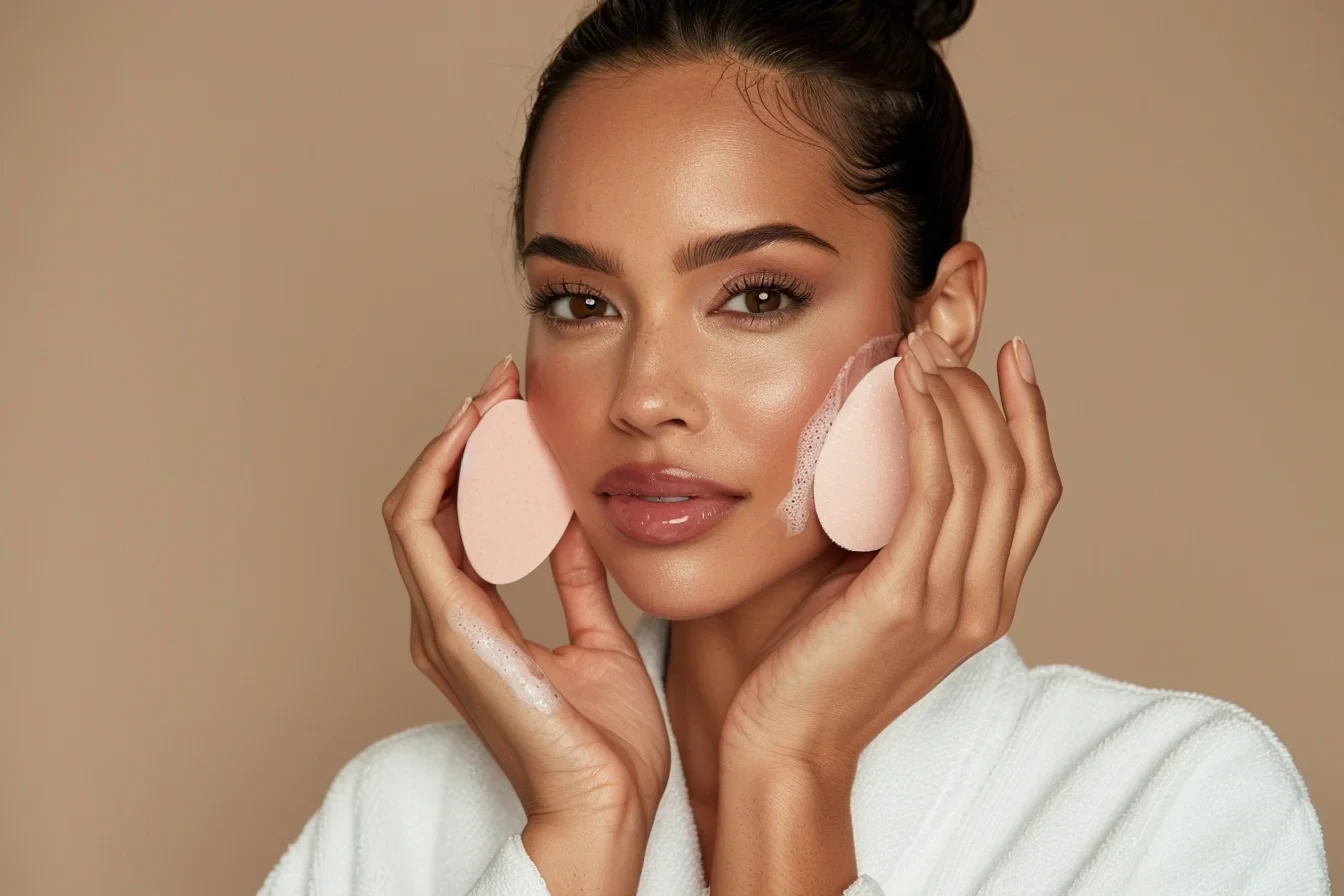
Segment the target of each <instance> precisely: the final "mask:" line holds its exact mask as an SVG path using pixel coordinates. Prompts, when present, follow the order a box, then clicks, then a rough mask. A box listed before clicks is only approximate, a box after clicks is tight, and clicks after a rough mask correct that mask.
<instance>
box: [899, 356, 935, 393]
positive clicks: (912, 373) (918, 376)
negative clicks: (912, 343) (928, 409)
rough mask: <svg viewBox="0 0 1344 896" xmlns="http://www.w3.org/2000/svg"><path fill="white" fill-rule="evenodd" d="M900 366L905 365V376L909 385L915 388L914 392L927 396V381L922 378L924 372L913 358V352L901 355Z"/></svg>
mask: <svg viewBox="0 0 1344 896" xmlns="http://www.w3.org/2000/svg"><path fill="white" fill-rule="evenodd" d="M901 364H903V365H905V375H906V376H908V377H910V385H912V386H914V387H915V391H917V392H923V393H924V394H925V395H928V394H929V381H928V380H926V379H925V378H924V371H923V370H922V369H920V366H919V361H918V360H916V359H915V358H914V355H913V352H912V351H909V350H907V351H906V353H905V354H904V355H901Z"/></svg>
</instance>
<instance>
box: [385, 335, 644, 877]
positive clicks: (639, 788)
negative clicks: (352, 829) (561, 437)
mask: <svg viewBox="0 0 1344 896" xmlns="http://www.w3.org/2000/svg"><path fill="white" fill-rule="evenodd" d="M506 362H507V359H506ZM518 397H520V396H519V389H518V369H517V367H515V366H514V365H513V364H512V363H501V365H500V366H499V367H496V369H495V371H493V372H492V373H491V376H490V377H489V378H488V379H487V380H486V383H485V385H484V386H483V387H482V390H481V392H480V393H479V394H477V395H476V396H475V398H474V399H473V400H472V401H471V402H470V403H464V405H463V407H462V409H460V411H459V414H458V415H457V416H456V419H454V420H453V421H450V423H449V425H448V427H447V428H446V429H445V430H444V431H443V433H441V434H440V435H439V436H437V437H436V438H435V439H434V440H433V441H431V442H430V443H429V445H428V446H426V447H425V449H424V450H423V451H421V452H420V456H419V457H417V458H416V460H415V462H414V463H413V464H412V465H411V467H410V469H409V470H408V471H407V473H406V475H405V476H403V477H402V479H401V481H400V482H398V483H397V485H396V487H395V488H393V489H392V491H391V493H390V494H389V495H388V496H387V498H386V500H385V501H384V502H383V519H384V521H385V522H386V524H387V531H388V534H389V535H390V536H391V540H392V552H393V554H394V555H395V556H396V561H397V568H398V570H400V572H401V577H402V580H403V581H404V582H405V584H406V590H407V592H408V593H409V595H410V600H411V636H410V644H411V657H412V659H413V660H414V662H415V665H416V668H418V669H419V670H420V671H421V672H423V673H424V674H425V676H426V677H428V678H429V680H430V681H432V682H433V683H434V685H435V686H436V687H438V689H439V690H440V691H442V692H443V695H444V696H445V697H447V698H448V701H449V702H450V703H451V704H452V705H453V708H454V709H456V710H457V711H458V713H460V714H461V716H462V718H463V719H464V720H465V721H466V722H467V724H469V725H470V726H471V728H472V730H473V731H474V732H475V733H476V736H477V737H478V738H480V740H481V742H482V743H483V744H484V745H485V747H486V749H488V750H489V751H490V753H491V755H492V756H493V757H494V758H495V760H496V762H497V763H498V764H499V765H500V767H501V768H502V769H503V771H504V773H505V774H506V775H507V776H508V779H509V781H510V782H511V783H512V784H513V787H514V790H515V791H516V792H517V794H518V797H519V799H520V801H521V802H522V805H523V808H524V810H525V811H526V813H527V816H528V828H527V829H526V830H525V831H524V843H525V845H526V846H527V848H528V851H529V853H530V854H531V857H532V859H533V861H534V862H535V863H536V864H537V867H538V868H539V869H540V870H542V871H543V876H547V872H548V871H549V872H551V873H550V874H549V876H547V882H548V884H550V885H551V886H552V887H553V888H554V887H556V886H558V885H559V882H560V881H561V879H562V878H564V879H565V883H566V884H568V883H570V882H571V881H575V880H577V878H575V877H573V872H574V871H576V870H581V871H583V872H584V873H585V874H586V875H588V877H587V879H586V882H584V883H583V884H582V887H584V889H582V892H601V889H600V888H599V887H598V886H596V885H594V884H593V880H594V879H593V877H592V875H605V872H606V871H608V870H613V869H614V867H615V866H620V868H621V871H620V872H619V873H614V874H613V875H612V876H610V877H606V876H604V877H603V879H602V882H603V883H604V884H605V883H616V884H617V885H616V886H614V887H613V888H612V890H611V891H612V892H623V891H625V890H628V891H630V892H633V891H634V885H635V883H637V881H638V877H639V870H640V868H641V867H642V863H643V855H644V846H645V844H646V842H647V838H648V833H649V829H650V827H651V826H652V824H653V816H654V812H655V810H656V808H657V805H658V801H659V799H660V797H661V795H662V791H663V788H664V787H665V785H666V783H667V777H668V769H669V762H670V759H669V745H668V739H667V730H666V727H665V725H664V723H663V717H662V712H661V710H660V709H659V706H658V700H657V696H656V693H655V691H654V689H653V684H652V682H651V681H650V680H649V676H648V672H647V670H646V669H645V667H644V663H643V661H642V660H641V658H640V655H639V652H638V650H637V649H636V647H635V643H634V641H633V639H632V638H631V637H630V634H629V633H628V632H627V631H626V630H625V627H624V626H623V625H622V624H621V621H620V619H619V618H618V617H617V615H616V610H615V608H614V606H613V604H612V600H611V594H610V593H609V591H608V589H607V579H606V570H605V568H604V567H603V566H602V564H601V562H600V561H599V560H598V558H597V555H596V554H595V553H594V551H593V549H592V546H591V545H590V544H589V543H588V541H587V539H586V538H585V537H584V534H583V530H582V529H581V528H580V527H579V524H578V519H577V518H572V519H571V520H570V523H569V526H568V528H567V529H566V530H565V534H564V536H563V537H562V538H561V540H560V542H559V544H558V545H557V546H556V548H555V550H554V551H553V552H552V553H551V557H550V563H551V571H552V574H553V575H554V577H555V583H556V587H557V589H558V591H559V595H560V601H561V603H562V604H563V606H564V611H565V621H566V624H567V627H568V630H569V638H570V641H571V643H570V644H567V645H562V646H560V647H557V648H556V649H555V650H553V651H552V650H550V649H549V648H546V647H544V646H543V645H541V644H538V643H536V642H535V641H529V640H528V639H526V638H524V637H523V635H522V632H521V631H519V629H518V624H517V622H516V621H515V620H514V618H513V615H512V613H510V612H509V609H508V607H506V606H505V604H504V601H503V600H501V598H500V596H499V592H498V590H497V589H496V588H495V586H493V585H491V584H489V583H487V582H485V581H484V580H483V579H481V578H480V576H479V575H477V574H476V572H475V571H474V570H473V569H472V568H471V565H470V562H469V561H467V560H466V558H465V556H464V550H463V547H462V539H461V536H460V534H459V529H458V520H457V509H456V505H455V496H456V483H457V474H458V467H459V462H460V460H461V457H462V452H463V448H464V447H465V445H466V442H467V437H468V436H470V435H471V433H472V431H473V430H474V429H475V428H476V425H477V423H478V422H479V421H480V419H481V416H482V415H483V414H484V413H485V412H486V411H488V410H489V409H490V408H491V407H493V406H494V405H495V404H497V403H498V402H500V401H503V400H505V399H508V398H518ZM469 628H470V637H468V636H467V635H466V633H467V632H468V629H469ZM473 644H476V645H477V646H482V645H484V647H485V649H486V652H485V653H484V654H480V653H477V652H476V651H475V650H474V649H473ZM483 655H484V656H489V657H492V659H491V661H490V663H487V661H486V660H485V659H483V658H482V657H483ZM510 665H511V666H512V668H513V670H515V671H517V672H519V673H520V675H519V680H520V681H522V680H526V684H525V685H524V684H519V685H518V687H519V688H520V689H521V693H522V694H523V695H528V694H530V695H532V696H533V697H534V698H535V699H534V700H532V701H529V700H527V699H524V698H523V697H522V696H519V695H518V694H517V693H516V692H515V690H514V689H513V688H512V687H511V686H510V684H509V683H508V682H507V681H506V680H505V678H504V677H503V676H502V675H501V673H500V672H497V671H496V668H497V667H502V668H505V669H506V670H507V668H508V667H509V666H510ZM538 669H539V670H540V672H541V673H543V674H544V675H545V678H546V679H548V680H549V685H548V684H547V682H546V681H544V680H539V679H537V678H535V675H536V672H537V670H538ZM529 673H530V674H532V675H533V676H534V677H533V678H531V679H530V680H527V678H526V677H527V676H528V675H529ZM552 686H553V688H554V690H553V691H552V690H551V687H552ZM537 831H544V832H547V833H546V834H543V835H538V834H536V833H535V832H537ZM608 835H610V837H608ZM615 850H620V852H621V855H620V856H617V855H614V854H612V851H615ZM632 863H633V869H632V867H631V866H632ZM548 866H549V867H548ZM632 870H633V881H631V880H630V874H631V873H632ZM617 878H619V880H617ZM552 892H556V893H559V892H560V890H559V889H553V890H552Z"/></svg>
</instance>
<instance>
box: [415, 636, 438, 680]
mask: <svg viewBox="0 0 1344 896" xmlns="http://www.w3.org/2000/svg"><path fill="white" fill-rule="evenodd" d="M411 662H412V663H413V664H414V665H415V668H417V669H419V670H420V672H421V673H422V674H424V675H427V676H430V677H432V676H433V674H434V663H433V662H432V661H431V660H430V658H429V654H428V653H426V652H425V647H424V645H423V644H421V643H420V639H419V638H414V639H413V640H412V643H411Z"/></svg>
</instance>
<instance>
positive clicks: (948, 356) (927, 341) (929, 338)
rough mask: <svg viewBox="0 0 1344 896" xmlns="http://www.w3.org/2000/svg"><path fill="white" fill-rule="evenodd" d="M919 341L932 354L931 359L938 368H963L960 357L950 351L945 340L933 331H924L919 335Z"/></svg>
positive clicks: (950, 347)
mask: <svg viewBox="0 0 1344 896" xmlns="http://www.w3.org/2000/svg"><path fill="white" fill-rule="evenodd" d="M919 338H920V341H921V342H923V343H924V345H925V346H927V347H928V349H929V351H931V352H933V358H934V360H935V361H937V362H938V366H940V367H965V366H966V365H965V364H963V363H962V361H961V356H960V355H958V354H957V353H956V352H954V351H952V346H950V345H948V344H947V340H946V339H944V338H943V337H941V336H939V335H938V334H937V333H935V332H934V331H933V330H925V331H924V332H923V333H921V334H919Z"/></svg>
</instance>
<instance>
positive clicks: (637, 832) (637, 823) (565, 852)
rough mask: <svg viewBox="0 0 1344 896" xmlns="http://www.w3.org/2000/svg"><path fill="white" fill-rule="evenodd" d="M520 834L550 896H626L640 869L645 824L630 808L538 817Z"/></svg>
mask: <svg viewBox="0 0 1344 896" xmlns="http://www.w3.org/2000/svg"><path fill="white" fill-rule="evenodd" d="M522 839H523V847H524V849H526V850H527V854H528V857H529V858H531V859H532V863H533V864H534V865H536V866H537V870H538V871H539V872H541V876H542V879H543V880H545V881H546V888H547V889H548V890H549V891H550V893H551V896H571V894H572V896H579V894H584V896H587V894H597V896H608V894H610V896H628V894H630V893H633V892H635V889H636V888H637V887H638V885H639V876H640V873H641V871H642V870H643V868H644V851H645V849H646V847H647V846H648V841H649V824H648V823H647V822H646V821H645V820H644V819H643V818H642V817H640V813H639V812H637V811H635V810H633V809H632V810H631V811H630V812H629V813H628V814H624V815H622V816H620V817H614V818H613V817H606V818H603V819H601V820H599V819H596V818H593V817H580V818H574V817H563V816H559V815H547V816H538V817H533V818H530V819H529V820H528V822H527V825H526V826H525V827H524V828H523V832H522Z"/></svg>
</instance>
